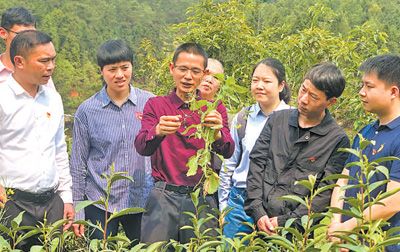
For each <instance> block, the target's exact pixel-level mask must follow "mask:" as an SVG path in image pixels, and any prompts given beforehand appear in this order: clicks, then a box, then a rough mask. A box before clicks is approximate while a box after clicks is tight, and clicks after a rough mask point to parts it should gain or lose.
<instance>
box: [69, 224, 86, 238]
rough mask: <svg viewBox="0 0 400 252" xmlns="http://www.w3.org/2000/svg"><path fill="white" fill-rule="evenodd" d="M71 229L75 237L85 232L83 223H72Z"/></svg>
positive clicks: (81, 235)
mask: <svg viewBox="0 0 400 252" xmlns="http://www.w3.org/2000/svg"><path fill="white" fill-rule="evenodd" d="M72 230H73V231H74V234H75V235H76V236H77V237H83V236H84V234H85V226H84V225H83V224H75V223H74V224H72Z"/></svg>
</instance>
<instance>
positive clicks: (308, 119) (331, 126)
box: [245, 63, 349, 234]
mask: <svg viewBox="0 0 400 252" xmlns="http://www.w3.org/2000/svg"><path fill="white" fill-rule="evenodd" d="M344 88H345V80H344V77H343V74H342V73H341V71H340V70H339V69H338V68H337V67H336V66H335V65H333V64H331V63H321V64H318V65H315V66H314V67H313V68H312V69H311V70H310V71H309V72H308V73H307V74H306V76H305V77H304V82H303V84H302V85H301V87H300V90H299V94H298V99H297V103H298V108H297V109H292V110H285V111H278V112H276V113H274V114H273V115H271V117H270V119H269V120H268V122H267V124H266V125H265V126H264V129H263V130H262V132H261V134H260V137H259V138H258V140H257V142H256V143H255V145H254V148H253V150H252V152H251V154H250V170H249V174H248V180H247V193H248V198H247V200H246V202H245V210H246V213H247V214H248V215H250V216H252V217H253V218H254V220H255V223H257V227H258V229H259V230H261V231H264V232H266V233H268V234H273V233H275V228H276V227H278V226H284V225H285V222H286V221H287V220H288V219H290V218H297V220H298V221H296V222H295V224H296V226H297V227H300V220H299V219H300V217H301V216H303V215H306V214H307V208H306V207H305V206H303V205H301V204H299V203H297V202H293V201H283V200H281V199H279V197H281V196H284V195H289V194H293V195H297V196H299V197H301V198H304V197H305V196H308V195H309V194H310V191H309V190H308V189H306V188H305V187H303V186H301V185H294V182H295V181H298V180H304V179H307V178H308V175H316V181H317V182H316V184H315V187H322V186H325V185H328V184H330V183H334V181H321V180H322V179H323V178H324V177H326V176H329V175H331V174H336V173H340V172H341V170H342V168H343V165H344V162H345V161H346V158H347V154H346V153H344V152H338V151H337V150H338V149H339V148H347V147H349V139H348V137H347V136H346V134H345V132H344V131H343V129H341V128H340V126H339V125H338V124H337V123H336V122H335V120H334V119H333V118H332V116H331V114H330V113H329V111H328V109H327V108H328V107H329V106H331V105H333V104H334V103H335V102H336V100H337V98H338V97H339V96H340V95H341V94H342V92H343V90H344ZM330 195H331V190H327V191H325V192H323V193H321V194H319V195H318V196H317V197H316V198H315V199H314V200H313V206H312V210H313V211H314V212H323V211H324V210H325V209H326V207H327V206H328V205H329V202H330Z"/></svg>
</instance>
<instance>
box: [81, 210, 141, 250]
mask: <svg viewBox="0 0 400 252" xmlns="http://www.w3.org/2000/svg"><path fill="white" fill-rule="evenodd" d="M105 213H106V212H105V211H104V210H102V209H100V208H98V207H96V206H93V205H90V206H88V207H86V208H85V218H86V220H88V221H91V222H92V223H94V224H96V223H100V224H101V226H102V228H103V229H104V224H105V222H106V221H105V220H106V219H105ZM110 215H111V213H110V212H108V213H107V218H109V217H110ZM141 221H142V213H137V214H127V215H123V216H121V217H118V218H115V219H112V220H111V221H110V222H109V223H108V224H107V230H106V236H107V237H108V236H110V235H112V236H114V235H116V234H117V233H118V226H119V224H121V225H122V227H123V228H124V231H125V235H126V237H128V238H129V240H131V246H135V245H136V244H138V243H139V239H140V223H141ZM90 238H91V239H99V240H102V239H103V233H102V232H100V230H98V229H95V230H93V232H91V235H90Z"/></svg>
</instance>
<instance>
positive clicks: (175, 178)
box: [135, 91, 235, 186]
mask: <svg viewBox="0 0 400 252" xmlns="http://www.w3.org/2000/svg"><path fill="white" fill-rule="evenodd" d="M217 111H218V112H219V113H220V114H221V115H222V120H223V128H222V129H221V135H222V137H221V138H220V139H218V140H217V141H215V142H214V143H213V144H212V147H213V150H215V151H216V152H217V153H219V154H221V155H223V156H224V157H225V158H229V157H230V156H232V154H233V151H234V148H235V144H234V142H233V140H232V138H231V134H230V132H229V127H228V115H227V112H226V108H225V107H224V105H223V104H222V103H219V104H218V106H217ZM164 115H168V116H174V115H181V116H182V118H184V120H185V122H184V123H182V126H181V127H180V128H179V129H178V131H177V132H176V133H175V134H171V135H167V136H164V137H158V136H156V131H155V129H156V126H157V124H158V122H159V121H160V117H161V116H164ZM199 123H200V115H199V114H198V113H197V112H193V111H191V110H190V109H189V107H188V105H187V104H186V103H185V102H183V101H182V100H181V99H180V98H179V97H178V96H177V95H176V93H175V91H172V92H171V93H170V94H169V95H167V96H158V97H153V98H150V99H149V100H148V102H147V103H146V105H145V107H144V110H143V119H142V128H141V129H140V131H139V133H138V135H137V136H136V139H135V147H136V150H137V152H139V154H141V155H144V156H150V155H151V166H152V175H153V177H154V179H155V180H156V181H165V182H167V183H169V184H174V185H186V186H194V185H196V184H197V183H198V182H199V180H200V178H201V176H202V171H201V169H198V172H197V174H196V175H194V176H190V177H188V176H186V173H187V171H188V169H189V168H188V167H187V165H186V163H187V162H188V160H189V158H190V157H191V156H193V155H195V154H196V152H197V150H199V149H201V148H204V140H203V139H196V138H194V136H190V135H192V134H193V133H194V132H195V131H196V129H191V130H189V132H187V133H186V134H185V135H182V133H185V132H184V131H185V129H186V128H187V127H188V126H189V125H192V124H199Z"/></svg>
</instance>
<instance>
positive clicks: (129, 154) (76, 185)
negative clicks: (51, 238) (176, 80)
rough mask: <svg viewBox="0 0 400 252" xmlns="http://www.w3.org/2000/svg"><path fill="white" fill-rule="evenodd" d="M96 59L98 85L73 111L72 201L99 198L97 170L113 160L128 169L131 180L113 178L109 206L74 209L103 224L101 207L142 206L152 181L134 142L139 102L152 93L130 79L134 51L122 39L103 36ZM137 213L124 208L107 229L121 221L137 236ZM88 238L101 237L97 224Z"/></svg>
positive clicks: (101, 191)
mask: <svg viewBox="0 0 400 252" xmlns="http://www.w3.org/2000/svg"><path fill="white" fill-rule="evenodd" d="M97 62H98V65H99V67H100V70H101V75H102V77H103V81H104V83H103V84H104V85H103V88H102V89H101V90H100V91H99V92H98V93H96V94H95V95H94V96H92V97H91V98H89V99H88V100H86V101H85V102H83V103H82V104H81V105H80V106H79V108H78V110H77V111H76V113H75V121H74V134H73V145H72V155H71V175H72V181H73V198H74V202H75V203H76V202H79V201H83V200H86V199H89V200H92V201H97V200H98V199H99V198H100V197H103V198H104V197H105V190H106V188H107V186H106V185H107V182H106V180H105V179H104V178H102V177H101V175H102V174H103V173H107V174H109V173H110V169H109V168H110V166H111V165H112V164H114V166H115V171H116V172H127V175H129V176H131V177H132V178H133V180H134V182H132V181H130V180H118V181H116V182H115V183H114V184H113V186H112V191H111V197H110V200H109V208H108V209H103V208H102V206H98V205H96V206H93V205H92V206H89V207H87V208H85V211H84V213H83V211H80V212H79V213H78V214H77V216H79V217H80V219H82V218H83V214H85V217H86V220H90V221H91V222H92V223H97V222H100V223H101V224H102V226H103V228H104V223H105V211H108V212H109V213H108V216H110V214H111V213H112V212H113V211H121V210H122V209H125V208H129V207H144V205H145V202H146V200H147V196H148V194H149V193H150V190H151V188H152V186H153V179H152V177H151V166H150V159H149V158H147V157H143V156H140V155H139V154H138V153H137V152H136V149H135V147H134V145H133V142H134V140H135V137H136V134H137V133H138V131H139V129H140V127H141V119H142V112H143V108H144V105H145V104H146V102H147V100H148V99H149V98H150V97H153V95H152V94H151V93H149V92H146V91H143V90H141V89H138V88H134V87H133V86H132V85H131V83H132V62H133V52H132V50H131V49H130V47H129V46H128V45H127V44H126V43H125V42H123V41H121V40H110V41H107V42H105V43H104V44H103V45H102V46H101V47H100V48H99V50H98V53H97ZM141 216H142V214H141V213H139V214H129V215H126V216H122V217H120V218H116V219H114V220H112V221H111V222H110V223H108V226H107V234H106V235H107V236H109V235H115V234H117V232H118V225H119V223H121V224H122V226H123V227H124V230H125V234H126V235H127V237H128V238H129V239H130V240H131V241H133V240H135V241H136V242H137V241H139V238H140V224H141ZM74 227H75V233H77V234H78V235H81V234H82V232H83V230H82V229H79V230H78V227H79V228H81V227H82V226H77V225H75V226H74ZM92 238H96V239H102V238H103V234H102V233H101V232H99V231H98V230H96V231H95V232H94V234H93V236H92Z"/></svg>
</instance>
